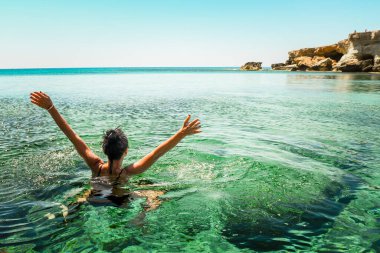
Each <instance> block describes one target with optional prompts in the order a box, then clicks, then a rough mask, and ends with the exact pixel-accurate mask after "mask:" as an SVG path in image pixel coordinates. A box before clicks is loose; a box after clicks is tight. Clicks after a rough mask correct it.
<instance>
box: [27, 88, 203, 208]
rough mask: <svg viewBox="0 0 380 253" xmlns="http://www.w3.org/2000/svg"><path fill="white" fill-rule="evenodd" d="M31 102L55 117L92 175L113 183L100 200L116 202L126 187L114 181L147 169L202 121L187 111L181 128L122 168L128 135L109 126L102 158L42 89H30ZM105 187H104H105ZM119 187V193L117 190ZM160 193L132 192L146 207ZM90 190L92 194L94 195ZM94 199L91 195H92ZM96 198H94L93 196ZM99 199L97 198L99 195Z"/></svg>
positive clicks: (197, 130) (196, 130)
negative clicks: (141, 198) (143, 198)
mask: <svg viewBox="0 0 380 253" xmlns="http://www.w3.org/2000/svg"><path fill="white" fill-rule="evenodd" d="M30 99H31V102H32V103H33V104H35V105H37V106H39V107H41V108H43V109H45V110H47V111H48V112H49V113H50V115H51V117H52V118H53V119H54V121H55V123H56V124H57V125H58V127H59V128H60V129H61V130H62V132H63V133H64V134H65V135H66V136H67V138H69V140H70V141H71V142H72V143H73V144H74V147H75V149H76V150H77V152H78V153H79V155H80V156H81V157H82V158H83V159H84V161H85V162H86V163H87V165H88V166H89V167H90V168H91V171H92V176H93V178H104V177H106V178H107V179H109V180H110V181H112V182H113V184H112V193H111V194H109V196H106V197H104V196H103V197H104V198H103V200H106V199H107V200H110V201H112V202H113V203H115V204H116V205H121V204H122V203H121V202H123V201H122V200H120V199H118V197H121V196H123V194H124V192H125V191H122V190H120V189H121V188H117V187H115V183H116V185H117V184H120V183H125V182H126V181H127V179H128V178H129V177H130V176H132V175H137V174H141V173H143V172H144V171H146V170H147V169H148V168H149V167H150V166H152V165H153V164H154V163H155V162H156V161H157V160H158V159H159V158H160V157H161V156H163V155H164V154H165V153H166V152H168V151H169V150H171V149H172V148H174V147H175V146H176V145H177V144H178V143H179V142H180V141H181V140H182V139H183V138H185V137H186V136H188V135H192V134H197V133H200V132H201V130H200V128H201V124H200V121H199V119H196V120H193V121H192V122H191V123H189V121H190V117H191V116H190V115H188V116H187V118H186V119H185V121H184V123H183V126H182V128H181V129H180V130H179V131H178V132H177V133H175V134H174V135H173V136H171V137H170V138H169V139H167V140H166V141H164V142H163V143H161V144H160V145H159V146H158V147H157V148H155V149H154V150H153V151H152V152H150V153H149V154H147V155H146V156H144V157H143V158H142V159H140V160H139V161H137V162H135V163H132V164H130V165H128V166H126V167H124V168H123V159H124V158H125V156H126V155H127V153H128V139H127V137H126V136H125V134H124V133H123V131H122V130H121V129H119V128H116V129H111V130H108V131H107V132H106V134H105V135H104V137H103V145H102V148H103V152H104V153H105V154H106V155H107V157H108V161H107V162H104V161H103V160H102V159H101V158H100V157H99V156H97V155H95V154H94V152H92V151H91V149H90V148H89V147H88V146H87V145H86V143H85V142H84V141H83V140H82V139H81V138H80V137H79V135H78V134H76V133H75V132H74V130H73V129H72V128H71V127H70V126H69V124H68V123H67V122H66V120H65V119H64V118H63V117H62V116H61V114H60V113H59V112H58V110H57V109H56V108H55V106H54V104H53V102H52V100H51V99H50V97H49V96H48V95H47V94H46V93H43V92H41V91H38V92H37V91H36V92H32V93H31V94H30ZM93 188H98V189H95V190H96V191H97V192H96V194H98V195H102V194H99V192H101V191H102V188H104V187H103V186H102V185H99V184H97V185H96V187H94V185H93ZM106 188H107V187H106ZM107 190H108V192H109V189H107ZM120 191H122V193H120ZM162 193H163V192H161V193H158V194H157V193H156V194H155V193H152V191H150V192H149V191H148V193H146V192H145V193H142V192H135V193H134V196H145V197H147V198H148V204H149V203H152V204H153V206H152V205H150V206H149V207H148V208H147V209H152V208H155V207H156V206H157V199H156V198H157V196H158V195H160V194H162ZM96 194H92V195H96ZM87 197H91V194H85V198H80V200H79V201H85V200H87ZM93 199H94V198H93ZM95 199H96V198H95ZM98 200H99V198H98Z"/></svg>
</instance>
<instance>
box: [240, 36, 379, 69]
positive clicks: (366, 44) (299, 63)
mask: <svg viewBox="0 0 380 253" xmlns="http://www.w3.org/2000/svg"><path fill="white" fill-rule="evenodd" d="M288 55H289V57H288V60H287V61H286V62H285V63H276V64H272V65H271V67H272V69H273V70H287V71H341V72H380V30H376V31H369V32H367V31H366V32H354V33H351V34H350V35H349V36H348V39H345V40H341V41H339V42H338V43H336V44H332V45H327V46H321V47H312V48H302V49H299V50H293V51H290V52H289V53H288ZM240 69H241V70H260V69H261V62H248V63H246V64H245V65H244V66H242V67H241V68H240Z"/></svg>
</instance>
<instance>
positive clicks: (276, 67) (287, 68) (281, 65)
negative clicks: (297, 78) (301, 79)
mask: <svg viewBox="0 0 380 253" xmlns="http://www.w3.org/2000/svg"><path fill="white" fill-rule="evenodd" d="M271 67H272V69H273V70H285V71H296V70H298V67H297V65H296V64H293V65H286V64H284V63H275V64H272V65H271Z"/></svg>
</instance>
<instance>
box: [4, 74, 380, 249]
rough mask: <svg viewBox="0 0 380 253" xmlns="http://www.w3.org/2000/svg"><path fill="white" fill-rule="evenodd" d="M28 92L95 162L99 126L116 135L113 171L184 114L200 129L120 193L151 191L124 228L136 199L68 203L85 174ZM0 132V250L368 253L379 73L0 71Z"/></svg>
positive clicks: (377, 189)
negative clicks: (53, 112)
mask: <svg viewBox="0 0 380 253" xmlns="http://www.w3.org/2000/svg"><path fill="white" fill-rule="evenodd" d="M34 90H43V91H45V92H46V93H48V94H49V95H50V96H51V97H52V98H53V100H54V102H55V104H56V107H57V108H58V109H59V111H60V112H61V113H62V115H63V116H64V117H65V118H66V119H67V121H68V122H69V123H70V125H71V126H72V127H73V128H74V129H75V131H77V133H79V134H80V135H81V136H82V138H83V139H84V140H85V141H86V142H87V143H88V144H89V146H90V147H91V148H92V149H93V150H94V151H95V152H96V153H97V154H98V155H100V156H101V157H102V158H103V159H105V158H106V157H105V156H104V155H103V154H102V152H101V146H100V143H101V138H102V134H103V133H104V131H105V130H107V129H108V128H115V127H118V126H121V128H122V129H124V131H125V132H126V133H127V134H128V137H129V140H130V149H129V154H128V157H127V158H126V160H125V161H124V163H125V164H128V163H132V162H134V161H136V160H137V159H139V158H140V157H142V156H143V155H145V154H146V153H148V152H149V151H151V150H152V149H153V148H154V147H155V146H157V145H158V144H160V143H161V142H162V141H164V140H165V139H166V138H168V137H169V136H171V134H173V133H175V132H176V131H177V130H178V129H179V127H180V126H181V124H182V121H183V119H184V118H185V116H186V115H187V114H188V113H191V114H192V115H193V116H194V117H199V118H200V119H201V121H202V127H203V133H202V134H199V135H195V136H191V137H187V138H186V139H185V140H184V141H182V142H181V143H180V144H179V145H178V147H176V148H175V149H174V150H172V151H170V152H169V153H168V154H167V155H165V156H164V157H162V158H161V159H160V160H159V161H158V162H157V163H156V164H155V165H154V166H152V168H151V169H149V170H148V171H147V172H146V173H144V174H142V175H140V176H136V177H134V178H132V179H131V180H130V182H129V183H128V184H127V185H125V189H127V190H128V191H135V190H141V189H148V190H164V191H166V193H165V194H164V195H162V196H161V199H162V204H161V205H160V206H159V208H157V209H156V210H153V211H150V212H147V213H146V214H145V218H143V220H142V221H141V220H140V222H138V223H136V222H134V221H135V220H136V217H140V216H141V213H142V212H143V206H144V199H137V200H134V201H131V202H130V203H129V204H128V205H126V207H124V208H120V207H115V206H110V205H105V206H94V205H91V204H89V203H83V204H74V202H75V198H76V196H78V195H79V194H80V193H81V192H84V191H85V190H86V189H88V188H89V187H90V180H91V173H90V170H89V169H88V167H87V166H86V164H85V163H84V162H83V161H82V160H81V159H80V157H79V155H77V154H76V152H75V150H74V148H73V146H72V145H71V143H70V142H69V141H68V140H67V139H66V138H65V136H64V135H63V134H62V133H61V132H60V131H59V129H58V127H57V126H56V125H55V124H54V122H53V120H52V119H51V118H50V116H49V115H48V114H47V113H46V112H45V111H43V110H42V109H40V108H38V107H36V106H34V105H33V104H31V103H30V102H29V100H28V99H29V93H30V92H31V91H34ZM0 133H1V134H0V251H2V250H3V251H6V252H26V251H28V252H41V251H43V252H60V251H61V252H81V251H83V252H95V251H101V252H147V251H152V252H252V251H305V252H347V251H348V252H376V251H380V75H371V74H341V73H335V74H334V73H287V72H275V73H274V72H269V71H267V72H255V73H251V72H250V73H247V72H239V71H233V69H132V70H131V69H129V70H128V69H124V70H123V69H92V70H44V71H42V70H41V71H38V70H36V71H21V70H19V71H2V72H1V71H0ZM142 181H144V182H150V183H149V184H148V185H146V184H140V182H142ZM61 204H64V205H66V206H68V207H69V215H68V216H67V217H66V220H65V219H64V218H63V216H62V209H61V208H60V205H61ZM48 213H51V214H55V216H56V218H55V219H48V218H47V217H46V216H45V215H46V214H48Z"/></svg>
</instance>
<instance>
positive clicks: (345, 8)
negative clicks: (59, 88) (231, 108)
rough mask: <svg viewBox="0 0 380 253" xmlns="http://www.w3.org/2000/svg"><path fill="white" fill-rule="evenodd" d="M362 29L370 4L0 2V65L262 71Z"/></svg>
mask: <svg viewBox="0 0 380 253" xmlns="http://www.w3.org/2000/svg"><path fill="white" fill-rule="evenodd" d="M364 29H369V30H375V29H380V1H379V0H365V1H357V0H356V1H353V0H328V1H327V0H326V1H323V0H319V1H307V0H304V1H300V0H286V1H285V0H260V1H256V0H134V1H130V0H0V68H32V67H84V66H88V67H92V66H99V67H102V66H239V65H241V64H243V63H245V62H246V61H263V62H264V65H265V66H269V65H270V64H271V63H275V62H283V61H284V60H286V58H287V52H288V51H289V50H292V49H298V48H302V47H312V46H318V45H324V44H330V43H335V42H337V41H338V40H341V39H344V38H346V37H347V35H348V34H349V33H350V32H353V31H354V30H357V31H364Z"/></svg>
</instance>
